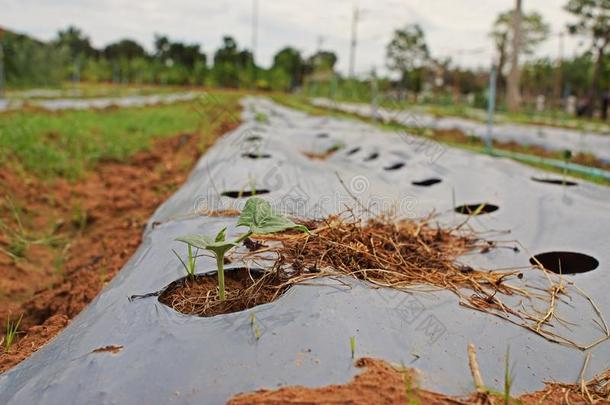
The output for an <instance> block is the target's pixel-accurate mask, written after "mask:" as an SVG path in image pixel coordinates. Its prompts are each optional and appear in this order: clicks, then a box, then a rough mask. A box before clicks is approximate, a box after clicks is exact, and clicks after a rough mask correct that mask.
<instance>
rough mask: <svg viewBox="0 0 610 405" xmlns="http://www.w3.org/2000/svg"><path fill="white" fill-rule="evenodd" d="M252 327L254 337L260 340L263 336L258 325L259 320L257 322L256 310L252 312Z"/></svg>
mask: <svg viewBox="0 0 610 405" xmlns="http://www.w3.org/2000/svg"><path fill="white" fill-rule="evenodd" d="M250 327H251V328H252V331H253V332H254V337H255V338H256V340H259V339H260V338H261V331H260V328H259V327H258V322H256V315H254V312H252V313H251V314H250Z"/></svg>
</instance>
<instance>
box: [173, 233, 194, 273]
mask: <svg viewBox="0 0 610 405" xmlns="http://www.w3.org/2000/svg"><path fill="white" fill-rule="evenodd" d="M177 240H178V239H177ZM186 243H187V253H188V257H187V259H186V263H185V262H184V260H182V258H181V257H180V255H179V254H178V253H177V252H176V251H175V250H174V249H172V252H174V254H175V255H176V257H177V258H178V260H180V263H182V266H183V267H184V270H185V271H186V274H187V276H188V277H189V278H190V279H193V277H195V262H196V261H197V253H199V248H197V250H195V254H193V245H191V244H189V243H188V242H186Z"/></svg>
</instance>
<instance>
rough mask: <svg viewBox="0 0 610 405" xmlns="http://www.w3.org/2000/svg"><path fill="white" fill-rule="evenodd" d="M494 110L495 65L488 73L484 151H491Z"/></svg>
mask: <svg viewBox="0 0 610 405" xmlns="http://www.w3.org/2000/svg"><path fill="white" fill-rule="evenodd" d="M495 109H496V65H495V64H492V65H491V71H490V72H489V97H488V100H487V133H486V134H485V149H486V150H487V152H488V153H491V151H492V132H493V125H494V111H495Z"/></svg>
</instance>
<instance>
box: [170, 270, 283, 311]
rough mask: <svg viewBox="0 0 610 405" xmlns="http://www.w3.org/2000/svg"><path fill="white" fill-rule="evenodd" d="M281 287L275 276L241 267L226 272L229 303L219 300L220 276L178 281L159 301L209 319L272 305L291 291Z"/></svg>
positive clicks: (204, 276) (177, 309) (227, 299)
mask: <svg viewBox="0 0 610 405" xmlns="http://www.w3.org/2000/svg"><path fill="white" fill-rule="evenodd" d="M281 284H282V280H280V279H279V278H278V277H276V276H275V274H266V275H263V274H262V273H257V272H253V271H250V270H248V269H246V268H240V269H234V270H226V271H225V291H226V294H227V298H226V300H225V301H220V299H219V298H218V278H217V276H216V274H214V275H197V276H195V277H193V278H192V279H190V278H188V277H186V278H183V279H180V280H177V281H174V282H173V283H172V284H170V285H169V286H168V287H167V289H166V290H165V291H163V293H162V294H161V295H160V296H159V301H160V302H161V303H163V304H165V305H167V306H169V307H172V308H174V309H175V310H176V311H178V312H182V313H183V314H188V315H197V316H204V317H207V316H214V315H219V314H227V313H231V312H237V311H243V310H244V309H248V308H252V307H254V306H256V305H262V304H266V303H268V302H271V301H273V300H275V299H276V298H277V297H279V296H280V295H281V294H283V293H284V292H285V291H286V290H287V288H282V287H280V286H281Z"/></svg>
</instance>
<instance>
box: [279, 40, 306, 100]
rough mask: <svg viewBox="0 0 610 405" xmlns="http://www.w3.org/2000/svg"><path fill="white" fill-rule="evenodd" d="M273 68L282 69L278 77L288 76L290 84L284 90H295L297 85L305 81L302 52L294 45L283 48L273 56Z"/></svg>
mask: <svg viewBox="0 0 610 405" xmlns="http://www.w3.org/2000/svg"><path fill="white" fill-rule="evenodd" d="M272 70H274V71H281V72H282V74H280V73H277V74H276V75H275V76H276V77H283V78H286V77H288V82H289V83H288V86H286V87H284V88H283V90H293V89H294V88H295V87H297V86H300V85H301V84H302V83H303V73H304V62H303V58H302V57H301V53H300V52H299V51H298V50H297V49H295V48H292V47H286V48H283V49H281V50H280V51H279V52H278V53H276V54H275V56H274V57H273V66H272Z"/></svg>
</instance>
